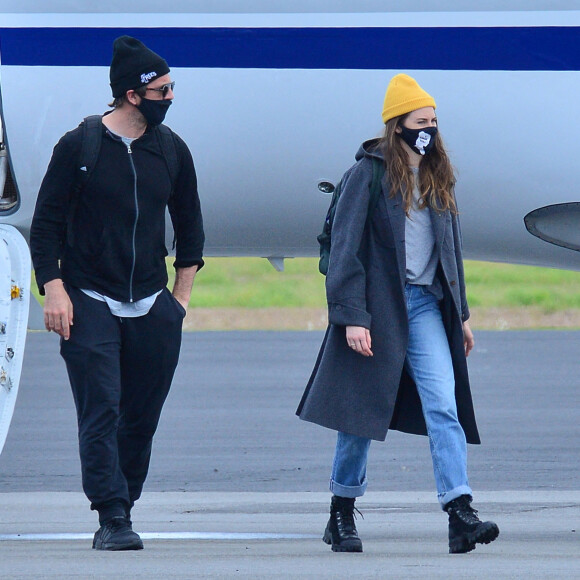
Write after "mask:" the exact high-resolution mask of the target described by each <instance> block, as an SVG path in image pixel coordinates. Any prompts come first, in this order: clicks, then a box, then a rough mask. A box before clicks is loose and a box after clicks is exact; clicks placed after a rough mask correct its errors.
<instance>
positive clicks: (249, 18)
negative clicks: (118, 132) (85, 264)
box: [0, 0, 580, 269]
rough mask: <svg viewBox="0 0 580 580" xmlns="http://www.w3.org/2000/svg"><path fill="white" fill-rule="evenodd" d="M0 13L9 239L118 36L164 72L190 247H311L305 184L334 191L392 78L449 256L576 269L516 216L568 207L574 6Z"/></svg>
mask: <svg viewBox="0 0 580 580" xmlns="http://www.w3.org/2000/svg"><path fill="white" fill-rule="evenodd" d="M8 4H10V3H9V2H0V91H1V102H0V107H1V113H2V120H3V129H4V136H5V143H6V146H7V151H8V160H9V165H10V169H11V173H12V177H13V180H14V182H15V183H16V187H17V190H18V196H19V199H18V204H16V206H15V207H14V208H13V209H10V210H7V211H3V212H0V223H8V224H12V225H15V226H16V227H17V228H18V229H20V230H21V231H22V232H23V233H24V235H25V236H26V235H27V234H28V231H29V228H30V221H31V217H32V212H33V210H34V204H35V201H36V196H37V192H38V189H39V186H40V183H41V180H42V177H43V175H44V172H45V171H46V167H47V164H48V161H49V159H50V156H51V152H52V148H53V146H54V144H55V143H56V142H57V141H58V139H59V138H60V137H61V136H62V134H63V133H65V132H66V131H68V130H70V129H72V128H74V127H76V126H77V125H78V123H79V122H80V121H81V120H82V118H83V117H85V116H86V115H89V114H96V113H102V112H104V111H106V110H107V109H108V107H107V103H108V102H109V101H110V100H111V93H110V89H109V84H108V83H109V78H108V72H109V63H110V58H111V46H112V41H113V39H114V38H116V37H117V36H119V35H121V34H130V35H133V36H136V37H138V38H140V39H141V40H143V41H144V42H145V43H146V44H147V45H148V46H150V47H151V48H152V49H154V50H155V51H156V52H158V53H160V54H161V55H163V56H164V57H165V58H166V60H167V61H168V62H169V65H170V66H171V76H172V79H173V80H175V81H176V88H175V102H174V105H173V106H172V108H171V110H170V112H169V114H168V116H167V119H166V123H167V124H168V125H169V126H170V127H172V128H173V129H174V130H175V131H176V132H177V133H179V134H180V135H181V136H182V137H183V138H184V139H185V141H186V142H187V143H188V145H189V147H190V149H191V151H192V153H193V156H194V159H195V164H196V169H197V172H198V178H199V192H200V197H201V202H202V209H203V213H204V221H205V228H206V238H207V242H206V249H205V253H206V255H208V256H263V257H270V258H283V257H294V256H314V255H316V254H317V252H318V246H317V243H316V235H317V234H318V233H319V231H320V229H321V226H322V222H323V219H324V215H325V213H326V209H327V207H328V204H329V201H330V198H329V196H328V195H325V194H323V193H322V192H321V191H320V190H319V188H318V184H319V183H320V182H321V181H329V182H332V183H336V182H337V181H338V180H339V179H340V177H341V175H342V173H343V172H344V171H345V170H346V169H347V168H348V167H349V166H350V165H351V164H352V163H353V162H354V153H355V152H356V150H357V149H358V147H359V145H360V143H361V142H362V141H364V140H366V139H369V138H372V137H375V136H378V135H379V134H380V133H381V128H382V122H381V110H382V103H383V98H384V94H385V89H386V87H387V84H388V82H389V80H390V78H391V77H392V76H393V75H394V74H397V73H399V72H405V73H407V74H410V75H411V76H413V77H415V78H416V79H417V80H418V82H419V83H420V84H421V86H422V87H424V88H425V89H426V90H427V91H428V92H429V93H430V94H432V95H433V96H434V97H435V100H436V102H437V116H438V119H439V127H440V131H441V134H442V136H443V138H444V140H445V142H446V144H447V147H448V149H449V152H450V155H451V158H452V161H453V164H454V166H455V167H456V169H457V178H458V182H457V188H456V194H457V198H458V204H459V209H460V212H461V223H462V229H463V236H464V250H465V256H466V257H467V258H472V259H481V260H490V261H502V262H512V263H523V264H536V265H544V266H553V267H562V268H568V269H580V255H579V254H578V253H577V252H575V251H573V250H570V249H565V248H562V247H556V246H554V245H551V244H547V243H545V242H543V241H541V240H540V239H538V238H536V237H534V236H532V235H530V234H529V233H528V231H527V230H526V228H525V225H524V221H523V218H524V216H525V215H526V214H528V213H529V212H530V211H532V210H535V209H536V208H540V207H543V206H549V205H552V204H559V203H565V202H575V201H576V200H577V198H578V197H579V192H578V185H577V183H578V180H577V176H576V160H577V150H578V135H577V133H578V131H577V128H576V125H577V121H576V118H575V115H576V112H577V109H578V108H577V95H578V93H579V90H580V51H579V50H578V48H577V47H578V43H579V41H580V10H579V9H577V8H578V3H577V2H574V1H562V2H560V3H559V8H558V9H557V10H556V9H550V5H551V4H554V3H553V2H552V3H550V2H547V1H545V2H540V1H533V0H530V1H528V2H524V3H522V2H517V1H510V0H506V1H504V2H501V3H500V4H501V6H502V9H501V10H486V11H479V12H476V11H473V10H472V9H467V10H466V9H464V8H462V7H461V5H462V4H465V3H462V2H459V1H457V2H453V1H451V0H448V1H441V2H431V3H430V4H431V5H433V4H436V5H438V6H440V8H438V9H437V10H434V9H433V8H432V7H431V8H430V9H429V10H425V11H421V10H419V9H418V8H412V9H410V8H408V6H407V5H411V3H409V2H387V1H385V2H383V3H382V5H385V6H386V8H385V9H383V10H382V11H378V9H377V8H376V6H378V4H377V3H376V2H372V1H368V2H365V1H361V2H356V1H354V0H353V1H350V2H349V1H344V2H339V3H338V4H339V5H340V10H337V9H334V10H333V11H331V12H329V11H325V10H322V9H321V8H320V6H319V5H322V4H324V2H311V3H308V2H300V1H295V2H286V1H280V2H265V1H263V2H260V1H255V2H251V1H248V2H247V3H244V4H245V10H246V12H245V13H242V12H240V11H239V10H240V9H239V8H232V3H231V2H226V1H223V2H220V1H216V2H202V1H199V2H179V1H177V2H173V3H172V8H171V10H172V12H167V11H166V10H167V7H166V6H165V4H166V3H162V2H159V1H149V2H146V1H144V2H140V3H134V4H132V3H131V2H129V3H123V5H118V4H119V3H112V2H111V3H110V4H111V6H108V4H109V3H107V2H104V3H103V2H101V3H99V4H100V6H99V8H98V9H95V11H96V10H98V12H93V13H88V12H86V10H88V9H86V8H85V9H83V10H84V11H83V10H79V11H76V12H73V11H72V9H71V6H73V7H74V6H76V5H81V4H83V3H81V2H68V3H67V2H52V1H45V2H28V3H27V2H26V1H25V0H22V1H21V3H19V4H20V7H17V9H16V10H20V13H16V12H15V11H14V10H12V11H10V10H9V9H8V8H7V6H6V5H8ZM113 4H114V7H113ZM126 4H128V6H127V5H126ZM326 4H328V2H327V3H326ZM415 4H417V5H418V6H419V8H420V3H419V2H418V3H415ZM481 4H482V5H483V4H485V2H482V3H481ZM522 5H523V6H524V8H521V6H522ZM192 6H193V8H192ZM272 6H275V9H274V8H271V7H272ZM406 6H407V7H406ZM317 8H318V10H317V11H316V9H317ZM363 9H364V11H363ZM119 10H124V11H123V12H119ZM138 10H139V11H138ZM232 10H237V12H232ZM312 10H315V11H312ZM402 10H407V11H402ZM411 10H414V11H411ZM482 10H484V8H482ZM574 215H577V214H574ZM568 222H569V220H568ZM567 227H568V228H569V229H571V230H574V228H575V223H573V224H572V227H571V228H570V223H567ZM168 237H170V234H168Z"/></svg>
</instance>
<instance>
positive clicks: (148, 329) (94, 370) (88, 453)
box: [60, 287, 185, 522]
mask: <svg viewBox="0 0 580 580" xmlns="http://www.w3.org/2000/svg"><path fill="white" fill-rule="evenodd" d="M67 291H68V292H69V296H70V298H71V301H72V303H73V309H74V310H73V320H74V325H73V326H72V327H71V333H70V338H69V340H62V339H61V348H60V352H61V355H62V357H63V358H64V360H65V362H66V367H67V371H68V376H69V379H70V383H71V387H72V392H73V396H74V400H75V405H76V409H77V419H78V428H79V449H80V458H81V468H82V481H83V489H84V491H85V494H86V495H87V497H88V499H89V500H90V502H91V509H96V510H98V511H99V519H100V521H101V522H103V521H105V520H106V519H109V518H110V517H112V516H115V515H125V514H126V513H128V512H129V510H130V509H131V507H132V506H133V504H134V503H135V501H137V499H139V497H140V495H141V491H142V489H143V484H144V482H145V478H146V477H147V471H148V469H149V460H150V457H151V444H152V440H153V435H154V433H155V430H156V429H157V424H158V423H159V417H160V415H161V409H162V407H163V403H164V402H165V399H166V397H167V394H168V392H169V387H170V386H171V381H172V379H173V374H174V372H175V368H176V366H177V361H178V359H179V350H180V347H181V331H182V324H183V318H184V316H185V310H184V309H183V307H182V306H181V305H180V304H179V303H178V302H177V301H176V300H175V298H174V297H173V296H172V294H171V292H169V290H167V289H165V290H163V292H162V293H161V294H159V296H158V297H157V299H156V300H155V303H154V305H153V307H152V308H151V310H150V311H149V313H148V314H146V315H145V316H140V317H137V318H119V317H118V316H114V315H113V314H111V311H110V310H109V307H108V306H107V304H106V303H105V302H101V301H99V300H95V299H94V298H91V297H90V296H87V295H86V294H85V293H84V292H82V291H81V290H79V289H76V288H71V287H67Z"/></svg>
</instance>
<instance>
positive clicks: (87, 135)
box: [66, 115, 103, 246]
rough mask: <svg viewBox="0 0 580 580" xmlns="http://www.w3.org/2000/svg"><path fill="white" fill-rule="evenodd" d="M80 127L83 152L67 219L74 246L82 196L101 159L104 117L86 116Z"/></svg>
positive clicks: (67, 227) (68, 238) (67, 233)
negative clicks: (76, 217)
mask: <svg viewBox="0 0 580 580" xmlns="http://www.w3.org/2000/svg"><path fill="white" fill-rule="evenodd" d="M80 127H81V128H82V137H81V153H80V156H79V163H78V167H77V176H76V184H75V187H74V189H73V191H72V193H71V199H70V203H69V208H68V214H67V220H66V240H67V243H68V245H69V246H74V232H73V228H72V224H73V220H74V216H75V213H76V210H77V206H78V204H79V199H80V196H81V194H82V192H83V190H84V189H85V187H86V186H87V183H88V182H89V179H90V178H91V175H92V174H93V171H94V169H95V166H96V164H97V161H98V159H99V152H100V150H101V141H102V137H103V118H102V117H101V115H90V116H89V117H85V118H84V120H83V121H82V123H81V124H80Z"/></svg>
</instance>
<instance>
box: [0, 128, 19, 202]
mask: <svg viewBox="0 0 580 580" xmlns="http://www.w3.org/2000/svg"><path fill="white" fill-rule="evenodd" d="M17 203H18V194H17V192H16V185H15V184H14V180H13V179H12V174H11V173H10V167H9V165H8V151H7V150H6V145H5V144H4V132H3V129H2V119H0V212H5V211H8V210H11V209H12V208H13V207H14V206H16V204H17Z"/></svg>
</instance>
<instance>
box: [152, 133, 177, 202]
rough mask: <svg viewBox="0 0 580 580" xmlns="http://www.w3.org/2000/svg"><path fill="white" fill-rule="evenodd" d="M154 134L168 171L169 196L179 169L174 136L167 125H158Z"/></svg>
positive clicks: (173, 189)
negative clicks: (169, 181) (169, 180)
mask: <svg viewBox="0 0 580 580" xmlns="http://www.w3.org/2000/svg"><path fill="white" fill-rule="evenodd" d="M155 134H156V135H157V141H158V142H159V146H160V147H161V153H162V154H163V158H164V159H165V163H166V164H167V170H168V171H169V177H170V179H171V195H173V192H174V191H175V185H176V183H177V177H178V175H179V168H180V163H179V154H178V151H177V144H176V143H175V135H174V133H173V131H172V130H171V129H170V128H169V127H168V126H167V125H158V126H157V127H156V129H155Z"/></svg>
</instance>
